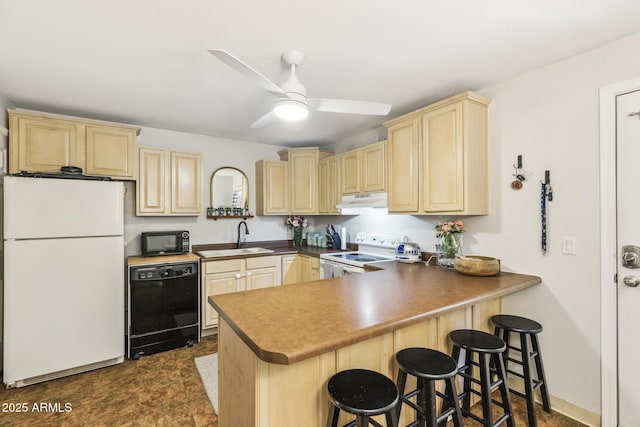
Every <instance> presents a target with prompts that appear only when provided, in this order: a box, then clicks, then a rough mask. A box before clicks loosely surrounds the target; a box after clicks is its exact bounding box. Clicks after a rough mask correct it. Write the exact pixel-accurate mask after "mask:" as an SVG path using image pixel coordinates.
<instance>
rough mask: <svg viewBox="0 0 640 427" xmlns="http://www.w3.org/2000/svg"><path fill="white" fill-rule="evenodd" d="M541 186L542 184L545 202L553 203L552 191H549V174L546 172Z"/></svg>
mask: <svg viewBox="0 0 640 427" xmlns="http://www.w3.org/2000/svg"><path fill="white" fill-rule="evenodd" d="M542 184H544V188H545V194H546V195H547V200H548V201H549V202H551V201H553V190H552V189H551V173H550V172H549V171H548V170H546V171H544V182H542Z"/></svg>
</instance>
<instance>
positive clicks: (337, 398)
mask: <svg viewBox="0 0 640 427" xmlns="http://www.w3.org/2000/svg"><path fill="white" fill-rule="evenodd" d="M327 390H328V392H329V401H330V402H331V407H330V410H329V417H328V419H327V426H330V427H337V426H338V417H339V416H340V411H341V410H342V411H345V412H348V413H350V414H353V415H355V416H356V419H355V422H351V423H349V424H347V425H355V426H357V427H365V426H368V425H369V424H373V425H374V426H377V427H381V425H380V423H378V422H376V421H375V420H373V419H371V418H370V417H372V416H375V415H382V414H384V415H385V418H386V421H387V427H397V426H398V419H397V415H396V406H397V405H398V402H399V395H398V388H397V387H396V385H395V383H394V382H393V381H391V380H390V379H389V378H387V377H386V376H384V375H382V374H381V373H379V372H375V371H370V370H368V369H348V370H345V371H340V372H338V373H336V374H335V375H333V376H332V377H331V378H330V379H329V383H328V385H327Z"/></svg>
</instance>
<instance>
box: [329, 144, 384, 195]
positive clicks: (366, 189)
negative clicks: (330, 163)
mask: <svg viewBox="0 0 640 427" xmlns="http://www.w3.org/2000/svg"><path fill="white" fill-rule="evenodd" d="M385 151H386V141H381V142H377V143H375V144H371V145H367V146H365V147H362V148H358V149H357V150H351V151H347V152H344V153H342V154H340V182H341V185H340V187H341V194H343V195H347V194H358V193H376V192H381V191H385V189H386V179H385V175H386V174H385V170H386V162H385V155H386V153H385Z"/></svg>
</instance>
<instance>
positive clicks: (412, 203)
mask: <svg viewBox="0 0 640 427" xmlns="http://www.w3.org/2000/svg"><path fill="white" fill-rule="evenodd" d="M418 127H419V121H418V119H416V118H410V119H407V120H406V121H404V122H401V123H398V124H396V125H393V126H391V127H389V129H388V132H387V134H388V140H387V159H386V160H387V192H388V194H389V212H417V211H418Z"/></svg>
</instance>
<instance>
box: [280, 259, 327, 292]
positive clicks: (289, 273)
mask: <svg viewBox="0 0 640 427" xmlns="http://www.w3.org/2000/svg"><path fill="white" fill-rule="evenodd" d="M311 280H320V258H317V257H313V256H309V255H302V254H295V255H283V256H282V284H283V285H290V284H292V283H300V282H308V281H311Z"/></svg>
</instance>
